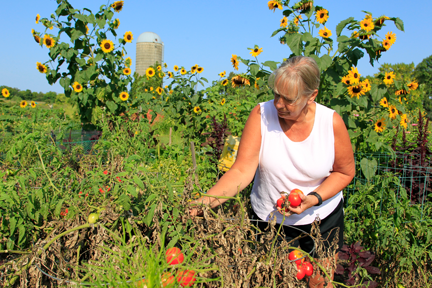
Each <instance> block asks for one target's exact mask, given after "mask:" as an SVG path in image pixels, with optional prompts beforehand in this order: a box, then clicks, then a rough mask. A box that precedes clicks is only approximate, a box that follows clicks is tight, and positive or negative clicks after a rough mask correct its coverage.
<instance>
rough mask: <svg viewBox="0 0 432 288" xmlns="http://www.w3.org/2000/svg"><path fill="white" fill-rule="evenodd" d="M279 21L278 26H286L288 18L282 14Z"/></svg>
mask: <svg viewBox="0 0 432 288" xmlns="http://www.w3.org/2000/svg"><path fill="white" fill-rule="evenodd" d="M280 22H281V24H280V27H286V26H287V25H288V18H287V17H286V16H284V17H283V18H282V20H281V21H280Z"/></svg>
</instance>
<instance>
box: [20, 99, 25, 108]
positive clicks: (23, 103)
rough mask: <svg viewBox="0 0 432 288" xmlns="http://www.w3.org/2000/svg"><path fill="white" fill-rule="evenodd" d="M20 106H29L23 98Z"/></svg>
mask: <svg viewBox="0 0 432 288" xmlns="http://www.w3.org/2000/svg"><path fill="white" fill-rule="evenodd" d="M20 107H21V108H25V107H27V101H25V100H22V101H21V102H20Z"/></svg>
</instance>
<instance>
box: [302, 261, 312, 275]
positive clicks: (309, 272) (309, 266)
mask: <svg viewBox="0 0 432 288" xmlns="http://www.w3.org/2000/svg"><path fill="white" fill-rule="evenodd" d="M303 267H304V269H305V272H306V276H312V274H313V266H312V264H311V263H309V262H304V263H303Z"/></svg>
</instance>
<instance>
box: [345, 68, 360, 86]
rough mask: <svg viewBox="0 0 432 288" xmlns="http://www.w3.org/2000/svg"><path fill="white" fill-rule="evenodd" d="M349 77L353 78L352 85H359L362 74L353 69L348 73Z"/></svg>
mask: <svg viewBox="0 0 432 288" xmlns="http://www.w3.org/2000/svg"><path fill="white" fill-rule="evenodd" d="M348 76H349V77H350V78H351V83H352V84H357V83H359V82H360V76H361V74H360V73H358V70H357V68H354V67H351V70H350V71H348Z"/></svg>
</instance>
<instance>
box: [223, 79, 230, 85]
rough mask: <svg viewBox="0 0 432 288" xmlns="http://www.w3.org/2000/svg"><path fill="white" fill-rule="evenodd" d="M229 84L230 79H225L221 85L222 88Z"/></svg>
mask: <svg viewBox="0 0 432 288" xmlns="http://www.w3.org/2000/svg"><path fill="white" fill-rule="evenodd" d="M228 82H229V80H228V79H224V80H223V81H222V83H221V84H222V86H226V85H227V84H228Z"/></svg>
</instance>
